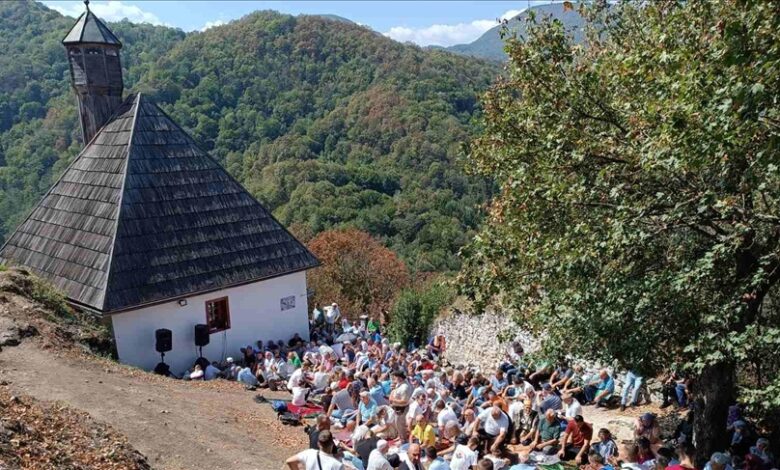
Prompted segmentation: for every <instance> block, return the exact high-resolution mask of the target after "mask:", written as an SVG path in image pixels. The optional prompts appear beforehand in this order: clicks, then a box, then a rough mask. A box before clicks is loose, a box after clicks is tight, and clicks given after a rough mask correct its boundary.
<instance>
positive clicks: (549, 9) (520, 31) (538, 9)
mask: <svg viewBox="0 0 780 470" xmlns="http://www.w3.org/2000/svg"><path fill="white" fill-rule="evenodd" d="M531 12H533V13H534V14H536V21H541V20H542V19H543V18H545V17H551V18H553V19H557V20H559V21H561V22H562V23H563V26H564V27H565V28H566V30H567V31H570V32H571V33H572V34H573V35H574V39H575V41H577V42H582V40H583V38H584V27H585V19H584V18H582V16H580V14H579V12H578V11H577V7H576V5H575V8H574V9H571V10H568V11H567V10H566V9H565V8H564V4H563V3H553V4H551V5H539V6H534V7H531V8H528V9H527V10H524V11H523V12H522V13H520V14H519V15H517V16H515V17H514V18H512V19H511V20H509V22H508V24H507V27H508V28H509V30H510V31H513V32H515V33H517V35H518V36H525V34H526V28H525V24H526V21H527V19H528V17H529V15H530V13H531ZM501 28H503V25H497V26H495V27H494V28H491V29H490V30H488V31H487V32H486V33H485V34H483V35H482V36H480V37H479V38H478V39H477V40H476V41H474V42H471V43H468V44H456V45H454V46H450V47H447V48H445V49H446V50H448V51H450V52H454V53H456V54H461V55H466V56H471V57H478V58H481V59H488V60H495V61H505V60H507V55H506V52H504V41H503V40H502V39H501Z"/></svg>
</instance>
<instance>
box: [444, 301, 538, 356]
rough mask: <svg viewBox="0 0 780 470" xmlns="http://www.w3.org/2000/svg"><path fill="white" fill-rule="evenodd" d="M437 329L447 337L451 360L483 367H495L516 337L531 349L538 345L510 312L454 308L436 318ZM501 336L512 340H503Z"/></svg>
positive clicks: (526, 348)
mask: <svg viewBox="0 0 780 470" xmlns="http://www.w3.org/2000/svg"><path fill="white" fill-rule="evenodd" d="M433 333H434V334H443V335H444V336H445V337H446V338H447V351H446V352H445V355H444V358H445V359H446V360H447V361H449V362H450V363H451V364H465V365H468V366H474V367H479V368H481V369H489V368H493V367H495V366H496V365H497V364H498V363H499V362H500V361H501V359H503V358H504V356H505V354H506V351H507V348H508V346H509V344H510V343H511V342H512V341H514V340H517V341H520V343H521V344H522V345H523V349H525V350H526V351H528V352H530V351H533V350H535V349H536V348H537V341H535V340H534V339H533V338H532V337H531V335H530V334H528V333H527V332H525V331H522V330H521V329H520V328H518V327H517V325H516V324H515V323H514V322H513V321H512V319H511V318H510V317H509V316H508V315H502V314H499V313H493V312H484V313H482V314H471V313H465V312H462V311H460V310H457V309H452V310H450V311H448V312H447V313H445V314H443V315H442V316H440V317H439V318H438V319H437V320H436V322H435V323H434V326H433ZM499 337H504V338H508V341H505V342H501V341H499Z"/></svg>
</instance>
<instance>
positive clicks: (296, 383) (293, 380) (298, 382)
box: [287, 364, 309, 391]
mask: <svg viewBox="0 0 780 470" xmlns="http://www.w3.org/2000/svg"><path fill="white" fill-rule="evenodd" d="M308 368H309V365H308V364H304V365H303V367H299V368H297V369H295V370H294V371H293V373H292V374H290V380H288V381H287V390H289V391H292V389H293V388H295V387H300V386H302V385H303V379H304V377H305V374H306V371H307V370H308Z"/></svg>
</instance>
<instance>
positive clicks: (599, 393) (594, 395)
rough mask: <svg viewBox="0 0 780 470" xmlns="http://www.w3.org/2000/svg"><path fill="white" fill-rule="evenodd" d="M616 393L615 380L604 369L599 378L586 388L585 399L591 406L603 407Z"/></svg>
mask: <svg viewBox="0 0 780 470" xmlns="http://www.w3.org/2000/svg"><path fill="white" fill-rule="evenodd" d="M614 392H615V380H614V379H613V378H612V377H611V376H610V375H609V372H608V371H607V369H602V370H601V371H600V372H599V375H598V378H597V379H596V380H595V381H592V382H591V383H590V384H588V386H586V387H585V398H587V399H588V403H590V404H595V405H596V406H603V405H604V404H605V402H606V401H607V400H609V398H610V397H611V396H612V394H613V393H614Z"/></svg>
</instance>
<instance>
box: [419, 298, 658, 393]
mask: <svg viewBox="0 0 780 470" xmlns="http://www.w3.org/2000/svg"><path fill="white" fill-rule="evenodd" d="M432 333H433V334H443V335H444V336H445V337H446V338H447V351H446V352H445V354H444V359H445V360H447V361H448V362H449V363H451V364H453V365H460V364H463V365H467V366H469V367H477V368H479V369H482V370H489V369H492V368H494V367H496V365H498V363H499V362H500V361H501V360H502V359H503V358H504V356H505V354H506V352H507V350H508V347H509V344H510V343H511V342H512V341H520V344H522V345H523V349H524V350H525V351H526V352H533V351H535V350H537V349H538V346H539V341H538V340H537V339H535V338H533V337H532V336H531V334H530V333H528V332H526V331H523V330H521V329H520V328H518V326H517V324H516V323H514V322H513V321H512V318H511V317H510V316H509V315H505V314H501V313H495V312H492V311H487V312H484V313H482V314H473V313H468V312H464V311H461V310H458V309H456V308H453V309H451V310H449V311H447V312H446V313H444V314H442V315H441V316H440V317H439V318H438V319H437V320H436V321H435V322H434V325H433V329H432ZM500 338H504V339H505V341H503V342H502V341H500V340H499V339H500ZM572 363H578V364H582V366H583V367H584V368H585V373H586V375H595V374H597V373H598V371H599V370H600V369H601V368H603V366H602V365H600V364H596V363H593V362H589V361H578V360H576V359H575V360H572ZM606 368H607V369H608V370H609V371H610V373H611V374H612V376H613V377H614V378H615V391H616V392H617V393H620V392H621V391H622V390H623V379H624V377H625V372H624V371H617V374H616V373H615V370H614V368H613V367H609V366H607V367H606ZM644 388H645V393H644V394H642V395H644V399H640V401H646V400H648V399H649V400H650V401H653V402H656V403H660V402H661V401H662V399H663V397H662V395H661V384H660V383H659V382H658V381H657V380H655V379H653V378H651V379H649V380H647V383H646V386H645V387H644Z"/></svg>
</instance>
